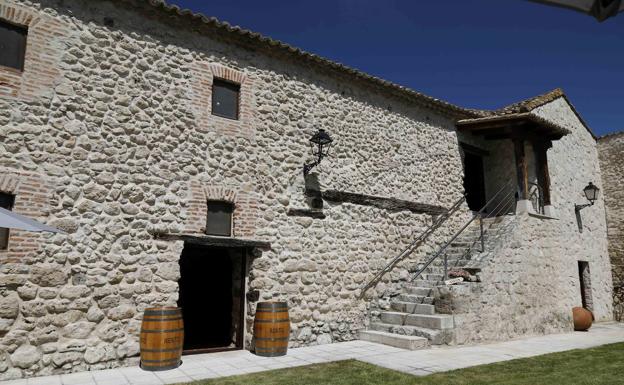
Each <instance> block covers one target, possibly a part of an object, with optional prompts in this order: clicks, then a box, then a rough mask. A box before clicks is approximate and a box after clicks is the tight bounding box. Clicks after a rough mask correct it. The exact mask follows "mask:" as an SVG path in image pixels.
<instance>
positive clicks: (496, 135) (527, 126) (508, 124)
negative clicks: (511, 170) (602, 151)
mask: <svg viewBox="0 0 624 385" xmlns="http://www.w3.org/2000/svg"><path fill="white" fill-rule="evenodd" d="M457 129H458V130H459V131H464V132H471V133H473V134H475V135H481V136H484V137H485V138H486V139H506V138H511V137H513V136H518V135H525V136H535V137H540V138H543V139H544V140H558V139H561V138H562V137H563V136H565V135H567V134H569V133H570V131H569V130H568V129H566V128H564V127H562V126H560V125H558V124H555V123H553V122H551V121H549V120H546V119H544V118H541V117H539V116H537V115H535V114H532V113H530V112H523V113H515V114H506V115H494V116H487V117H483V118H476V119H462V120H459V121H458V122H457Z"/></svg>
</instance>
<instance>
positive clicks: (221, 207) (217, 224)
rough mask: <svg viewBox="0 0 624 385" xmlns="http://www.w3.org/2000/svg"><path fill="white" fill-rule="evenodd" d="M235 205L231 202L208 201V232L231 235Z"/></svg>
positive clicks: (210, 233) (209, 233)
mask: <svg viewBox="0 0 624 385" xmlns="http://www.w3.org/2000/svg"><path fill="white" fill-rule="evenodd" d="M233 212H234V205H233V204H231V203H229V202H222V201H208V216H207V218H206V234H208V235H221V236H226V237H229V236H231V235H232V213H233Z"/></svg>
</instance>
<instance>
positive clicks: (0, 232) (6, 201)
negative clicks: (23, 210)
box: [0, 193, 15, 250]
mask: <svg viewBox="0 0 624 385" xmlns="http://www.w3.org/2000/svg"><path fill="white" fill-rule="evenodd" d="M14 202H15V195H11V194H7V193H0V207H2V208H3V209H7V210H12V209H13V203H14ZM8 247H9V229H6V228H3V227H0V250H6V249H7V248H8Z"/></svg>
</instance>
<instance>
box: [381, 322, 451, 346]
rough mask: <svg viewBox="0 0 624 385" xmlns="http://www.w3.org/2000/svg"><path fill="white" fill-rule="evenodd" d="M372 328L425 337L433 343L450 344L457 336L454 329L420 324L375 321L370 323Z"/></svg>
mask: <svg viewBox="0 0 624 385" xmlns="http://www.w3.org/2000/svg"><path fill="white" fill-rule="evenodd" d="M370 329H371V330H377V331H382V332H386V333H393V334H400V335H406V336H418V337H424V338H426V339H428V340H429V343H430V344H431V345H443V344H450V343H452V342H453V340H454V336H455V331H454V330H452V329H428V328H421V327H418V326H409V325H392V324H386V323H383V322H373V323H372V324H371V325H370Z"/></svg>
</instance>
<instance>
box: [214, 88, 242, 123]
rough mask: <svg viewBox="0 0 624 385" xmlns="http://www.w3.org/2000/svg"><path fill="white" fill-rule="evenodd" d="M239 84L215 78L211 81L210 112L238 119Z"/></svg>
mask: <svg viewBox="0 0 624 385" xmlns="http://www.w3.org/2000/svg"><path fill="white" fill-rule="evenodd" d="M239 103H240V84H237V83H234V82H231V81H228V80H224V79H219V78H215V79H213V81H212V114H213V115H217V116H220V117H222V118H228V119H234V120H238V110H239Z"/></svg>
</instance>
